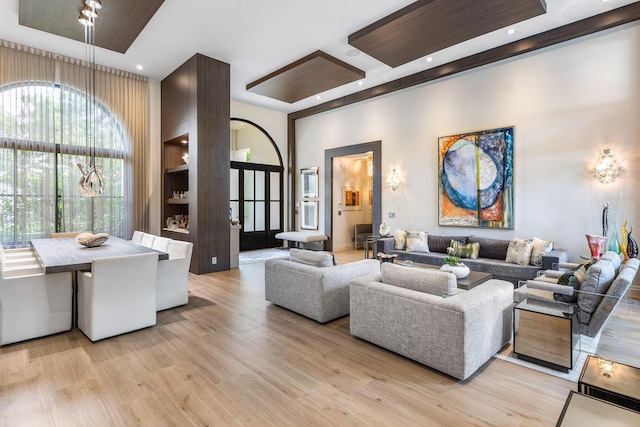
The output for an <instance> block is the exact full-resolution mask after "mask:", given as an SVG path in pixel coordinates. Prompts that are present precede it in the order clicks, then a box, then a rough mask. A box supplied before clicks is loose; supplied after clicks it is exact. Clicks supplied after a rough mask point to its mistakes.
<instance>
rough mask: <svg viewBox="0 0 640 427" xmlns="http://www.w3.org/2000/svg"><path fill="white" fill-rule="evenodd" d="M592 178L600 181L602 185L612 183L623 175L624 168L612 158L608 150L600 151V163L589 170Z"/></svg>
mask: <svg viewBox="0 0 640 427" xmlns="http://www.w3.org/2000/svg"><path fill="white" fill-rule="evenodd" d="M591 173H592V174H593V176H594V177H595V178H597V179H599V180H600V182H601V183H603V184H609V183H612V182H614V181H615V180H616V179H618V178H619V177H620V175H622V174H623V173H624V168H623V167H622V166H620V164H619V163H618V162H617V161H616V159H615V158H614V157H613V153H611V149H610V148H605V149H604V150H602V155H601V156H600V161H599V162H598V164H597V165H596V166H595V167H594V168H593V169H592V170H591Z"/></svg>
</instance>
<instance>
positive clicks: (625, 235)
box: [620, 218, 629, 262]
mask: <svg viewBox="0 0 640 427" xmlns="http://www.w3.org/2000/svg"><path fill="white" fill-rule="evenodd" d="M628 244H629V232H628V231H627V218H625V219H624V224H622V227H620V253H621V254H622V256H623V257H624V259H623V260H622V262H627V261H629V254H628V253H627V245H628Z"/></svg>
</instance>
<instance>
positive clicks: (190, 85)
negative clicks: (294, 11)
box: [161, 54, 230, 274]
mask: <svg viewBox="0 0 640 427" xmlns="http://www.w3.org/2000/svg"><path fill="white" fill-rule="evenodd" d="M161 91H162V92H161V97H162V100H161V118H162V124H161V129H162V141H163V145H164V142H166V141H169V140H172V139H174V138H177V137H179V136H181V135H184V134H188V135H189V159H190V161H189V234H178V233H172V232H165V231H163V232H162V235H163V236H165V237H170V238H173V239H181V240H187V241H191V242H192V243H193V256H192V259H191V272H192V273H196V274H204V273H211V272H214V271H223V270H228V269H229V265H230V262H229V261H230V259H229V158H230V152H229V139H230V135H229V132H230V130H229V120H230V68H229V64H226V63H224V62H221V61H218V60H215V59H213V58H209V57H207V56H204V55H201V54H196V55H194V56H193V57H192V58H191V59H189V60H188V61H187V62H185V63H184V64H183V65H181V66H180V67H179V68H178V69H176V70H175V71H174V72H173V73H171V74H170V75H169V76H167V77H166V78H165V79H164V80H163V81H162V84H161ZM163 156H164V149H163ZM162 164H163V165H165V159H164V157H163V160H162ZM163 194H164V191H163ZM163 205H164V200H163ZM163 212H164V209H163ZM163 216H164V213H163ZM165 219H166V218H164V217H163V218H162V221H164V220H165ZM212 257H216V258H217V261H218V262H217V264H212V263H211V258H212Z"/></svg>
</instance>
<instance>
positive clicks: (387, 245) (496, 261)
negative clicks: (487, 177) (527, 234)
mask: <svg viewBox="0 0 640 427" xmlns="http://www.w3.org/2000/svg"><path fill="white" fill-rule="evenodd" d="M452 239H453V240H457V241H459V242H462V243H465V244H466V243H474V242H478V243H479V244H480V254H479V256H478V258H477V259H469V258H464V259H462V260H461V261H462V262H463V263H464V264H465V265H467V266H468V267H469V268H470V269H471V270H473V271H481V272H484V273H489V274H491V275H492V276H493V278H494V279H501V280H506V281H509V282H511V283H512V284H513V285H514V286H516V285H517V284H518V281H520V280H529V279H534V278H535V277H536V276H537V275H538V271H540V270H550V269H552V268H553V267H554V264H558V263H564V262H568V261H569V254H568V252H567V251H565V250H563V249H554V250H552V251H551V252H549V253H547V254H546V255H544V256H543V257H542V267H536V266H533V265H524V266H523V265H517V264H511V263H507V262H505V259H506V255H507V248H508V247H509V240H500V239H491V238H487V237H481V236H474V235H470V236H438V235H431V234H429V236H428V241H429V250H430V252H409V251H406V250H396V249H394V239H393V237H388V238H381V239H379V240H378V241H377V247H376V251H375V253H378V252H384V253H385V254H396V255H398V258H397V259H398V260H399V261H402V260H411V261H413V262H418V263H422V264H431V265H443V264H444V258H445V257H446V256H447V247H448V246H449V244H450V242H451V240H452Z"/></svg>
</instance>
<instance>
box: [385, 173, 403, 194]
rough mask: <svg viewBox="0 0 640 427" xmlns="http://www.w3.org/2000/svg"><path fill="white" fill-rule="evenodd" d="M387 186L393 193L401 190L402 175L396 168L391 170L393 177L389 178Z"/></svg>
mask: <svg viewBox="0 0 640 427" xmlns="http://www.w3.org/2000/svg"><path fill="white" fill-rule="evenodd" d="M387 185H388V186H389V189H390V190H391V191H393V192H395V191H398V190H399V189H400V174H398V170H397V169H396V168H393V169H391V175H389V178H387Z"/></svg>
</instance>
